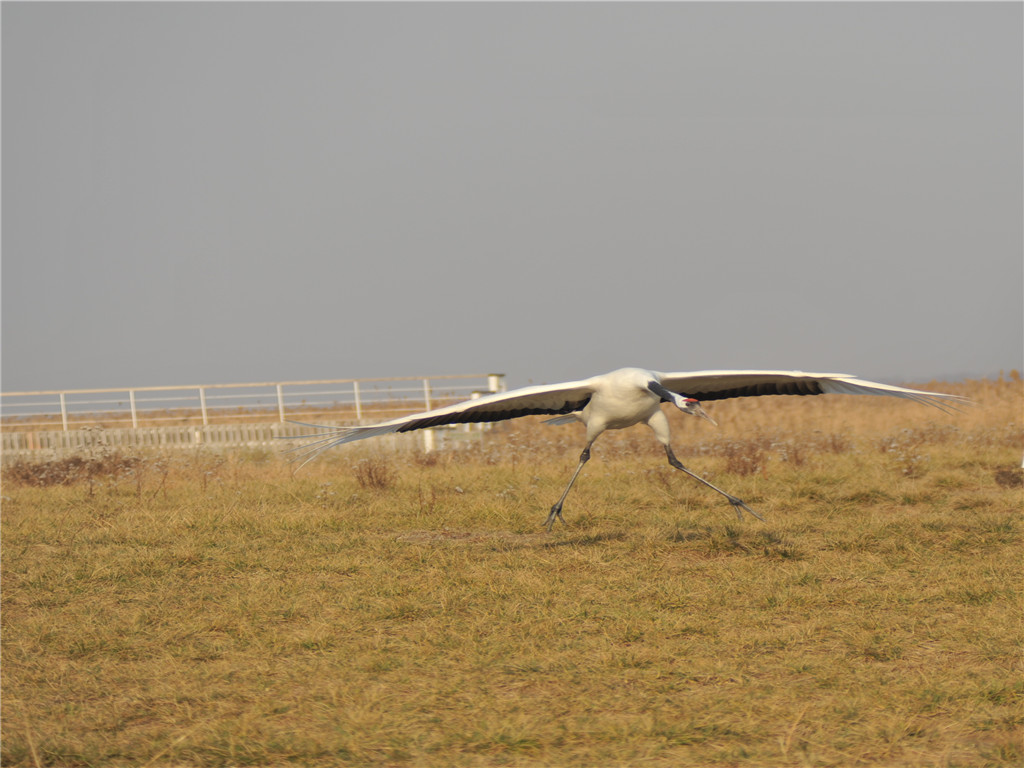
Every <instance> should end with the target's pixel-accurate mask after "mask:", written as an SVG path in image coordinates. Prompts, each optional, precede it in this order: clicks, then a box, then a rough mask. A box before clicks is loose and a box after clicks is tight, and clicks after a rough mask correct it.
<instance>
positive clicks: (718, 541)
mask: <svg viewBox="0 0 1024 768" xmlns="http://www.w3.org/2000/svg"><path fill="white" fill-rule="evenodd" d="M666 538H667V539H668V540H669V541H671V542H675V543H678V544H687V545H689V546H688V547H687V549H689V550H691V551H693V552H694V553H695V554H703V555H705V556H706V557H726V556H730V555H743V556H755V557H766V558H769V559H772V560H802V559H803V558H804V557H805V553H804V552H803V551H802V550H800V549H799V548H798V547H797V546H796V545H794V544H793V542H791V541H790V540H788V539H787V538H786V537H784V536H782V535H780V534H777V533H774V532H772V531H764V530H761V531H749V530H745V529H742V528H736V527H735V526H732V525H726V526H723V527H719V526H709V525H703V526H700V527H698V528H691V529H685V530H683V529H680V528H676V529H675V530H674V531H672V532H670V533H669V534H668V536H667V537H666Z"/></svg>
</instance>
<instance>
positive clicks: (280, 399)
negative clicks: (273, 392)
mask: <svg viewBox="0 0 1024 768" xmlns="http://www.w3.org/2000/svg"><path fill="white" fill-rule="evenodd" d="M277 414H278V416H280V417H281V423H282V424H284V391H283V390H282V389H281V385H280V384H278V385H277Z"/></svg>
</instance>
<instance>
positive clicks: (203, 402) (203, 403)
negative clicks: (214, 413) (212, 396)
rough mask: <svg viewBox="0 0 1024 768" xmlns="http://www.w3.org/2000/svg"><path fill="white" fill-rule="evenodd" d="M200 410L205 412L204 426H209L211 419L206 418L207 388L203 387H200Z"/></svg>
mask: <svg viewBox="0 0 1024 768" xmlns="http://www.w3.org/2000/svg"><path fill="white" fill-rule="evenodd" d="M199 410H201V411H202V412H203V426H204V427H205V426H207V425H208V424H209V423H210V421H209V419H207V418H206V390H205V389H203V388H202V387H200V388H199Z"/></svg>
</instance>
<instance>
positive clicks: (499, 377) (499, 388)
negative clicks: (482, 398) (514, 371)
mask: <svg viewBox="0 0 1024 768" xmlns="http://www.w3.org/2000/svg"><path fill="white" fill-rule="evenodd" d="M487 388H488V389H489V390H490V391H491V392H504V391H505V374H504V373H489V374H487Z"/></svg>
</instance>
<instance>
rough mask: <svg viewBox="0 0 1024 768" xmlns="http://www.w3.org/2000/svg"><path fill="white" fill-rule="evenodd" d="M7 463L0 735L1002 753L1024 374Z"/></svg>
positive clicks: (505, 749)
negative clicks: (448, 437) (471, 435)
mask: <svg viewBox="0 0 1024 768" xmlns="http://www.w3.org/2000/svg"><path fill="white" fill-rule="evenodd" d="M930 386H931V387H932V388H935V389H937V390H940V391H951V392H955V393H957V394H965V395H968V396H969V397H971V398H973V399H974V400H975V401H976V403H977V405H976V407H973V408H970V409H968V410H967V411H966V412H965V413H962V414H959V415H956V416H947V415H945V414H942V413H940V412H939V411H937V410H933V409H928V408H924V407H922V406H919V405H916V404H914V403H909V402H906V401H900V400H894V399H886V398H869V397H860V398H855V397H839V396H837V397H823V398H761V399H758V400H756V401H755V400H737V401H731V402H723V403H711V404H709V405H708V411H709V412H710V413H711V414H712V415H713V416H714V417H715V418H716V419H717V420H718V421H719V422H720V423H721V424H722V427H721V428H720V429H718V430H716V429H714V428H713V427H711V426H710V425H708V424H707V423H706V422H701V421H698V420H697V419H689V420H684V417H683V416H682V415H681V414H676V415H675V417H674V418H673V428H674V430H675V438H674V443H675V446H676V453H677V454H678V455H679V457H680V459H681V460H682V461H683V462H684V463H686V464H687V465H688V466H689V467H691V468H692V469H694V470H696V471H698V472H701V473H702V474H704V475H705V476H707V477H708V478H709V479H711V480H712V481H713V482H715V483H717V484H719V485H720V486H722V487H723V488H725V489H726V490H728V491H730V492H732V493H734V494H736V495H738V496H740V497H741V498H743V499H744V500H746V501H747V502H748V503H749V504H750V505H751V506H752V507H753V508H754V509H756V510H757V511H758V512H760V513H761V514H762V515H764V517H765V520H766V522H763V523H762V522H759V521H757V520H752V519H750V518H747V519H745V520H744V521H743V522H738V521H737V520H736V517H735V515H734V513H733V511H732V509H731V508H730V507H729V505H728V504H727V503H726V502H725V501H724V500H722V499H721V498H720V497H718V496H717V495H716V494H713V493H712V492H710V491H708V490H707V489H705V488H703V487H702V486H700V485H699V484H697V483H696V482H694V481H693V480H691V479H689V478H687V477H685V476H684V475H683V474H682V473H679V472H676V471H674V470H672V469H671V468H670V467H669V466H668V465H667V463H666V462H665V460H664V454H663V452H662V451H661V449H660V446H658V444H657V443H656V442H655V441H654V439H653V437H652V436H651V434H650V433H649V431H648V430H647V429H646V428H645V427H634V428H633V429H631V430H627V431H625V432H622V433H609V434H607V435H605V436H603V437H602V438H601V440H599V441H598V442H597V444H596V445H595V447H594V458H593V460H592V461H591V462H590V463H589V464H588V465H587V467H586V469H585V470H584V473H583V475H582V476H581V479H580V481H579V483H578V484H577V487H576V488H575V489H574V491H573V494H572V495H570V497H569V499H568V501H567V503H566V507H565V517H566V520H567V521H568V525H567V526H564V527H563V526H560V525H559V526H556V528H555V529H554V531H553V532H552V533H550V534H549V533H547V532H545V531H544V529H543V527H542V524H543V522H544V520H545V518H546V515H547V511H548V508H549V507H550V505H551V503H552V502H553V501H554V500H555V499H556V498H557V496H558V494H559V493H560V492H561V490H562V488H563V486H564V484H565V482H566V481H567V479H568V477H569V474H570V473H571V471H572V469H573V468H574V467H575V465H576V461H577V458H578V455H579V450H580V448H581V447H582V446H581V442H580V437H581V430H582V428H581V427H579V426H568V427H551V426H544V425H540V424H539V423H537V421H535V420H522V421H521V422H514V423H509V424H507V425H502V426H499V427H495V429H493V430H492V431H491V432H490V433H488V435H487V436H486V438H485V439H484V440H483V441H482V442H480V443H479V444H477V445H474V446H470V447H468V448H465V449H462V450H459V451H456V452H452V453H441V454H431V455H427V456H421V455H414V454H391V455H385V454H381V453H378V452H376V451H375V449H374V447H373V444H372V443H364V444H356V445H355V446H351V447H346V448H344V449H338V450H335V451H333V452H332V453H330V454H328V455H325V457H323V458H322V459H320V460H318V461H316V462H313V463H312V464H310V465H308V466H307V467H305V468H304V469H303V470H301V471H300V472H298V473H297V474H296V473H293V472H292V468H291V467H290V466H289V465H288V464H287V463H286V462H284V461H282V460H281V459H280V458H279V457H278V456H277V455H275V454H271V453H252V452H249V453H247V454H232V455H227V456H219V455H216V454H212V453H195V454H190V453H180V454H167V455H162V456H161V455H148V456H146V455H144V456H120V455H110V454H107V455H93V456H86V457H80V458H79V459H78V460H77V461H72V462H68V461H65V462H58V461H51V462H49V463H35V464H28V463H20V464H11V465H8V466H7V467H5V469H4V475H3V500H2V503H3V508H2V509H3V525H2V550H3V551H2V555H3V556H2V579H3V581H2V599H3V605H2V608H3V613H2V621H3V626H2V643H3V644H2V651H3V657H2V662H3V663H2V675H3V677H2V684H3V699H2V761H3V765H5V766H43V765H47V766H242V765H302V766H349V765H352V766H363V765H389V766H392V765H393V766H805V765H806V766H1010V765H1013V766H1019V765H1020V764H1021V762H1022V760H1024V750H1022V746H1021V737H1022V722H1024V717H1022V715H1024V712H1022V700H1024V684H1022V675H1021V673H1022V669H1021V639H1022V622H1021V618H1022V611H1021V609H1022V580H1021V576H1022V567H1021V563H1022V557H1021V554H1022V548H1021V540H1022V519H1021V512H1022V501H1024V498H1022V494H1024V489H1022V486H1021V472H1020V470H1019V467H1020V463H1021V457H1022V452H1024V429H1022V421H1024V413H1022V404H1024V392H1022V387H1021V382H1020V381H1019V377H1017V376H1014V377H1013V379H1012V380H1007V381H998V382H993V381H984V382H967V383H964V384H954V385H939V384H933V385H930Z"/></svg>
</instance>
